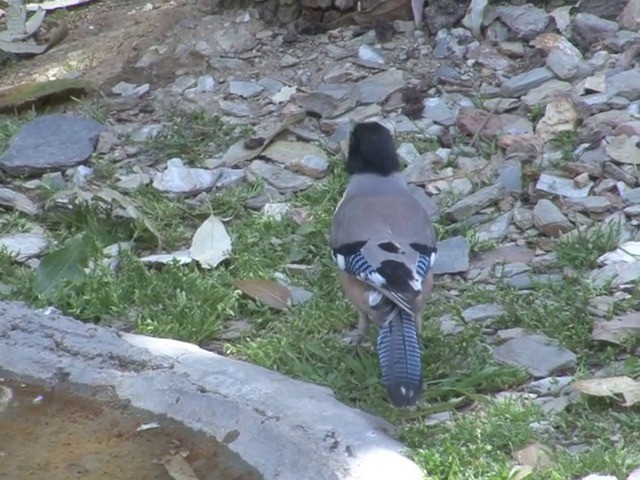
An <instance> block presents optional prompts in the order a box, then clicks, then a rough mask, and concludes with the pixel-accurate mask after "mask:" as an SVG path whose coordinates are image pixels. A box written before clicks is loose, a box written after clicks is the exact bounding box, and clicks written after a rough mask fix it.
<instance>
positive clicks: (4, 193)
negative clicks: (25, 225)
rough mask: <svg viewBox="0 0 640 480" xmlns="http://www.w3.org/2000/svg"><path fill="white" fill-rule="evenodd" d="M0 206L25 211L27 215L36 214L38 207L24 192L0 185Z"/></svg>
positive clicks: (38, 211) (38, 210)
mask: <svg viewBox="0 0 640 480" xmlns="http://www.w3.org/2000/svg"><path fill="white" fill-rule="evenodd" d="M0 207H5V208H8V209H10V210H17V211H18V212H23V213H26V214H27V215H38V214H39V213H40V209H39V208H38V206H37V205H36V204H35V203H33V202H32V201H31V199H30V198H29V197H27V196H26V195H25V194H23V193H20V192H16V191H15V190H11V189H10V188H3V187H0Z"/></svg>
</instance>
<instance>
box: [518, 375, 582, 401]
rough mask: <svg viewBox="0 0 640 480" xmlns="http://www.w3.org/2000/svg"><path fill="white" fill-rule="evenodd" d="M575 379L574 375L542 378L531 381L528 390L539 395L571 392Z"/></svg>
mask: <svg viewBox="0 0 640 480" xmlns="http://www.w3.org/2000/svg"><path fill="white" fill-rule="evenodd" d="M573 380H574V377H572V376H570V375H565V376H559V377H547V378H541V379H540V380H536V381H535V382H531V383H530V384H529V385H528V386H527V390H528V391H530V392H531V393H535V394H537V395H549V396H556V395H560V394H561V393H569V392H570V391H571V389H570V388H569V386H570V385H571V382H573Z"/></svg>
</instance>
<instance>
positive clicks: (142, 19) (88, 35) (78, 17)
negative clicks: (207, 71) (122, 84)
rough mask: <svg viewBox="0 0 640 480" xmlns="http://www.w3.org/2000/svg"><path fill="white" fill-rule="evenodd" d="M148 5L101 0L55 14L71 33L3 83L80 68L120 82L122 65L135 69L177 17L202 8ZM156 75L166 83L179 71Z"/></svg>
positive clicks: (101, 81) (180, 1)
mask: <svg viewBox="0 0 640 480" xmlns="http://www.w3.org/2000/svg"><path fill="white" fill-rule="evenodd" d="M145 5H149V2H148V1H146V0H110V1H98V2H92V3H89V4H87V5H85V6H83V7H80V8H76V9H74V10H73V11H69V12H63V11H58V12H55V13H53V14H51V15H50V19H51V20H50V21H51V22H55V21H65V22H67V23H68V25H69V30H70V33H69V36H68V37H67V38H66V39H65V40H64V41H63V42H62V43H60V44H59V45H58V46H56V47H54V48H53V49H52V50H51V51H49V52H47V53H45V54H43V55H40V56H36V57H33V58H31V59H28V60H24V61H21V62H19V63H17V64H16V65H14V66H13V67H11V68H9V69H7V71H6V72H4V73H3V75H2V79H1V81H2V84H3V86H10V85H16V84H20V83H24V82H30V81H36V80H46V79H53V78H59V77H60V76H61V75H64V74H65V73H71V72H79V73H81V74H82V76H83V77H84V78H86V79H88V80H91V81H93V82H95V83H96V84H97V85H98V86H101V85H110V84H113V83H117V81H119V79H120V78H121V77H123V71H125V70H126V71H127V73H128V74H129V75H131V73H132V71H131V70H130V68H129V67H130V66H131V65H132V64H135V62H136V61H137V60H138V58H139V57H140V55H141V52H144V51H146V50H147V49H148V48H149V47H151V46H152V45H158V44H160V43H162V41H163V39H164V37H165V35H166V34H167V33H168V32H171V31H172V30H173V29H174V28H175V26H176V25H177V24H178V23H180V22H181V21H188V20H189V19H195V18H197V17H196V15H197V14H198V10H197V6H196V5H195V2H190V1H185V0H177V1H169V2H163V3H158V4H157V5H154V7H153V8H152V9H150V10H147V9H146V8H145ZM200 15H202V14H201V13H200ZM141 75H143V74H141ZM154 75H155V77H156V78H154V80H155V81H154V83H157V84H166V83H168V82H169V81H170V80H169V79H171V80H172V79H173V78H174V77H175V70H174V69H172V71H166V70H165V71H162V70H155V71H154ZM131 80H132V81H135V80H136V79H135V78H132V79H131Z"/></svg>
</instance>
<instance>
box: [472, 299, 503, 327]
mask: <svg viewBox="0 0 640 480" xmlns="http://www.w3.org/2000/svg"><path fill="white" fill-rule="evenodd" d="M506 313H507V311H506V310H505V309H504V307H503V306H502V305H498V304H497V303H482V304H479V305H474V306H472V307H469V308H466V309H465V310H463V311H462V318H463V319H464V321H465V322H467V323H488V322H490V321H491V320H494V319H496V318H498V317H501V316H503V315H505V314H506Z"/></svg>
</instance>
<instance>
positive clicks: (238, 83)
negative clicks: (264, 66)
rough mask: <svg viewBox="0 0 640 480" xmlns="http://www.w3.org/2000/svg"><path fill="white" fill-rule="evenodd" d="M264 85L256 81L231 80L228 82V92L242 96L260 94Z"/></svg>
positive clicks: (249, 96)
mask: <svg viewBox="0 0 640 480" xmlns="http://www.w3.org/2000/svg"><path fill="white" fill-rule="evenodd" d="M263 90H264V87H263V86H262V85H260V84H259V83H257V82H247V81H244V80H231V81H230V82H229V93H230V94H231V95H237V96H239V97H242V98H251V97H255V96H256V95H260V94H261V93H262V91H263Z"/></svg>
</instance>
